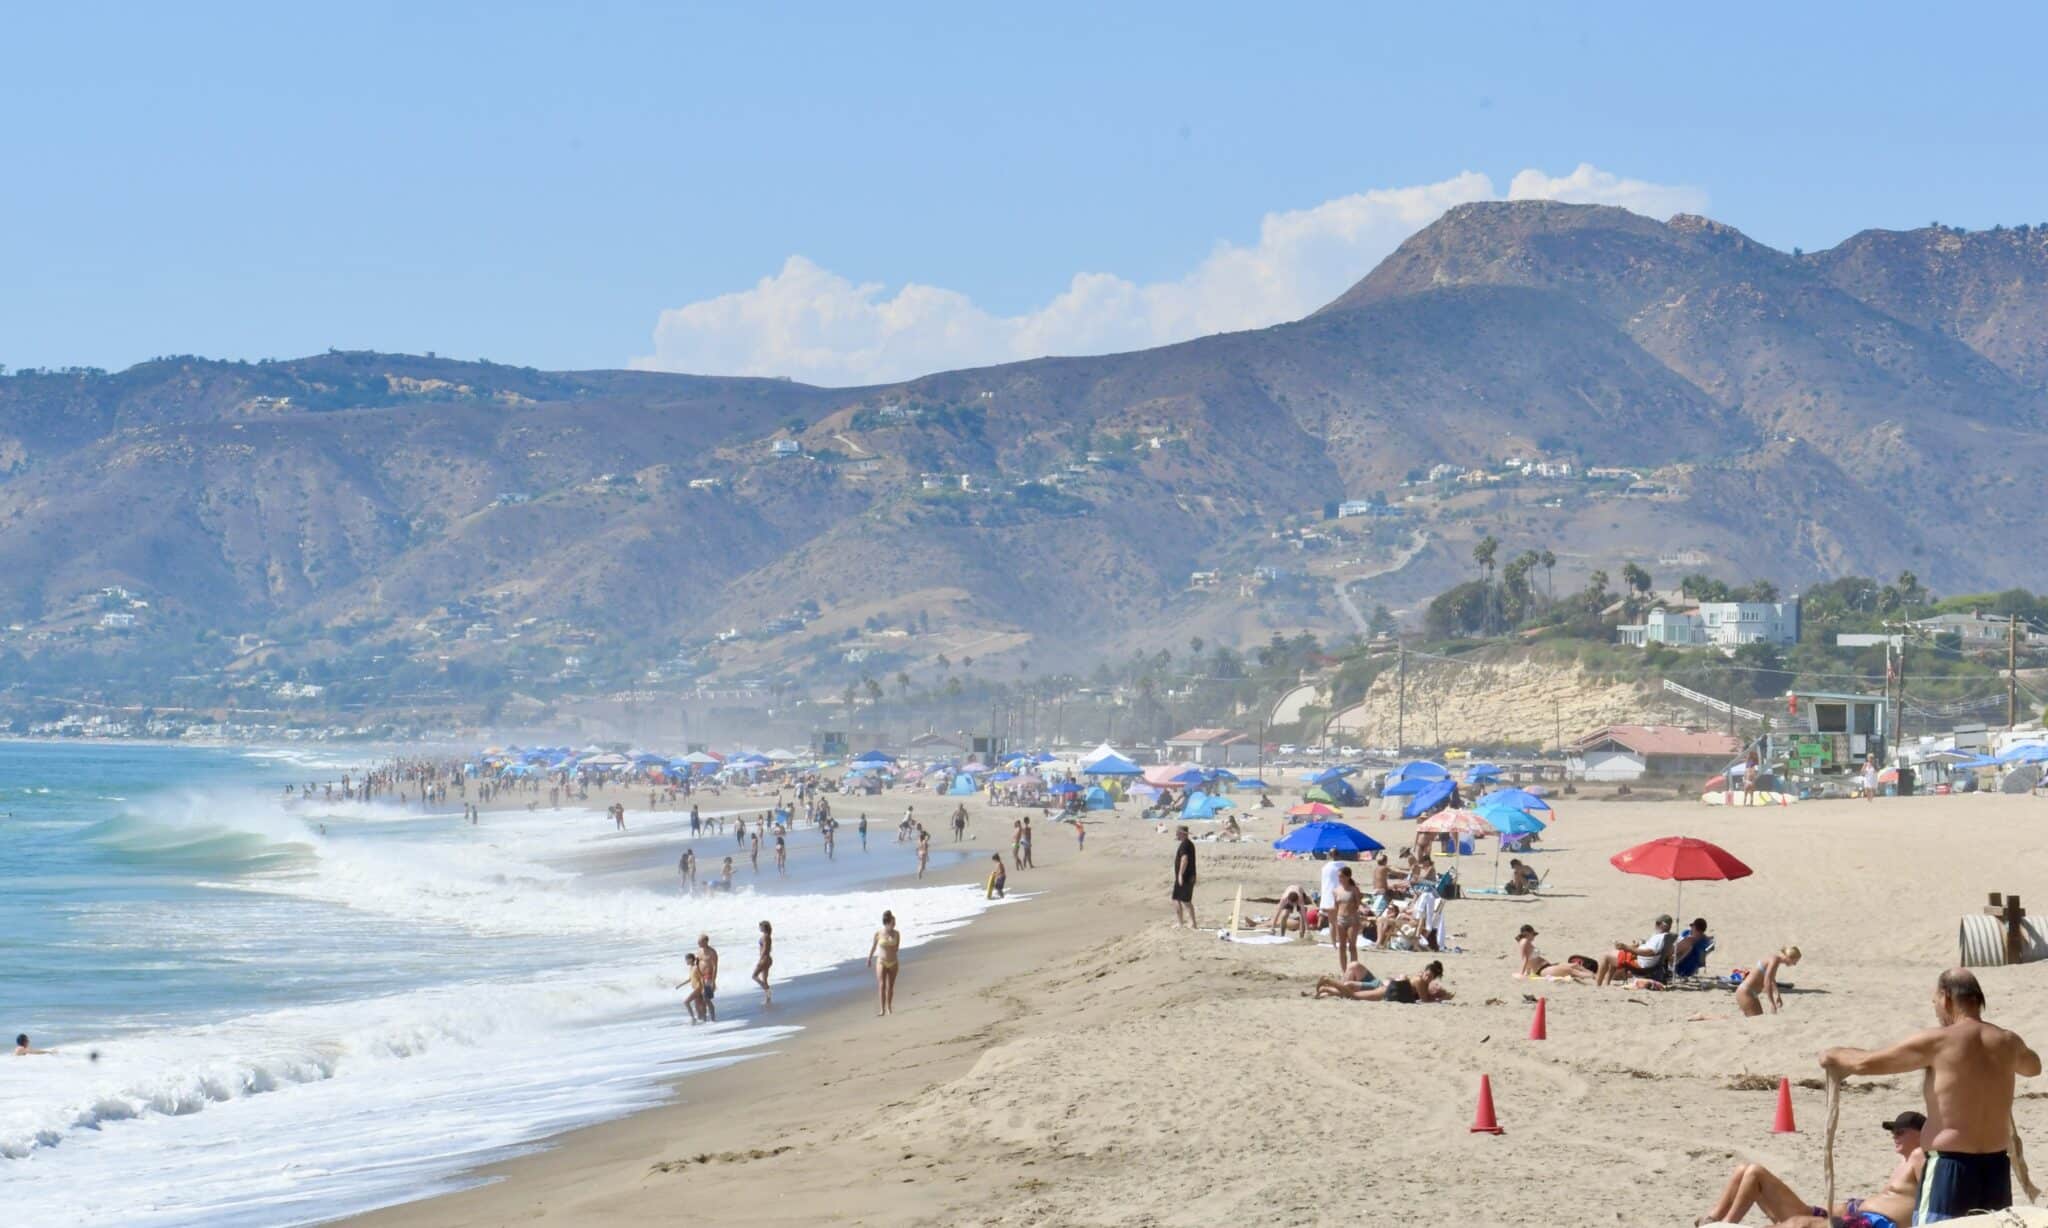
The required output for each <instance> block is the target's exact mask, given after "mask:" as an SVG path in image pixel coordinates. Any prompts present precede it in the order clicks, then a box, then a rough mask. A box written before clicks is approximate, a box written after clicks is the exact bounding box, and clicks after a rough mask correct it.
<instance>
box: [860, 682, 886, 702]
mask: <svg viewBox="0 0 2048 1228" xmlns="http://www.w3.org/2000/svg"><path fill="white" fill-rule="evenodd" d="M862 687H863V689H865V690H866V691H867V693H868V703H870V704H876V703H880V702H881V699H882V684H881V683H879V682H876V681H875V680H874V679H873V678H869V679H866V680H865V681H864V682H863V683H862Z"/></svg>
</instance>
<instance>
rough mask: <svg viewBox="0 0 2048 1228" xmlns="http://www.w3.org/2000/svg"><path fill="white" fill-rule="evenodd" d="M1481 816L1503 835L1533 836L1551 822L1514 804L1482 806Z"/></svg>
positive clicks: (1480, 809)
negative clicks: (1516, 807) (1513, 805)
mask: <svg viewBox="0 0 2048 1228" xmlns="http://www.w3.org/2000/svg"><path fill="white" fill-rule="evenodd" d="M1479 817H1481V818H1483V819H1485V820H1486V821H1487V822H1489V823H1491V824H1493V829H1494V830H1495V831H1497V832H1499V833H1500V834H1501V835H1503V836H1533V835H1535V834H1536V833H1537V832H1539V831H1542V830H1543V829H1544V828H1545V827H1548V826H1549V824H1547V823H1545V822H1544V821H1543V820H1542V819H1539V818H1537V817H1536V816H1535V815H1533V814H1530V813H1529V812H1528V811H1526V810H1517V809H1515V808H1514V807H1512V806H1484V805H1482V806H1480V807H1479Z"/></svg>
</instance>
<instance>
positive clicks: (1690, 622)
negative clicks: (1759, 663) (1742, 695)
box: [1614, 598, 1799, 649]
mask: <svg viewBox="0 0 2048 1228" xmlns="http://www.w3.org/2000/svg"><path fill="white" fill-rule="evenodd" d="M1614 631H1615V634H1616V635H1617V636H1618V637H1619V638H1620V640H1621V642H1622V643H1624V644H1632V645H1634V646H1635V647H1637V648H1643V647H1647V646H1648V645H1651V644H1669V645H1671V646H1673V647H1676V648H1690V647H1704V646H1707V645H1712V646H1714V647H1716V648H1724V649H1725V648H1740V647H1741V646H1742V645H1744V644H1757V643H1763V644H1796V643H1798V642H1799V601H1798V599H1797V598H1794V599H1793V600H1791V601H1702V602H1701V603H1699V605H1698V606H1696V607H1694V608H1693V609H1691V610H1651V611H1650V613H1649V614H1648V615H1647V616H1646V617H1645V618H1644V619H1643V621H1642V622H1639V623H1628V624H1624V625H1622V626H1619V627H1616V628H1615V629H1614Z"/></svg>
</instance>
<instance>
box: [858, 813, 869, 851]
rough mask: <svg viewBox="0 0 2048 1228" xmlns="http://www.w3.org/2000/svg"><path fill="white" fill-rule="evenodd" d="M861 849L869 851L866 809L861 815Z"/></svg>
mask: <svg viewBox="0 0 2048 1228" xmlns="http://www.w3.org/2000/svg"><path fill="white" fill-rule="evenodd" d="M860 851H861V852H863V853H865V852H867V851H868V815H867V811H865V810H863V811H861V815H860Z"/></svg>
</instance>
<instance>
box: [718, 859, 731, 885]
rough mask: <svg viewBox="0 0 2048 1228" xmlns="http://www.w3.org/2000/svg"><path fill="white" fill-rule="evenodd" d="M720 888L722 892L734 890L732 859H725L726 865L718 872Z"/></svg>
mask: <svg viewBox="0 0 2048 1228" xmlns="http://www.w3.org/2000/svg"><path fill="white" fill-rule="evenodd" d="M718 886H719V889H720V890H722V891H731V890H732V858H730V857H728V858H726V859H725V865H723V866H721V867H720V868H719V871H718Z"/></svg>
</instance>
